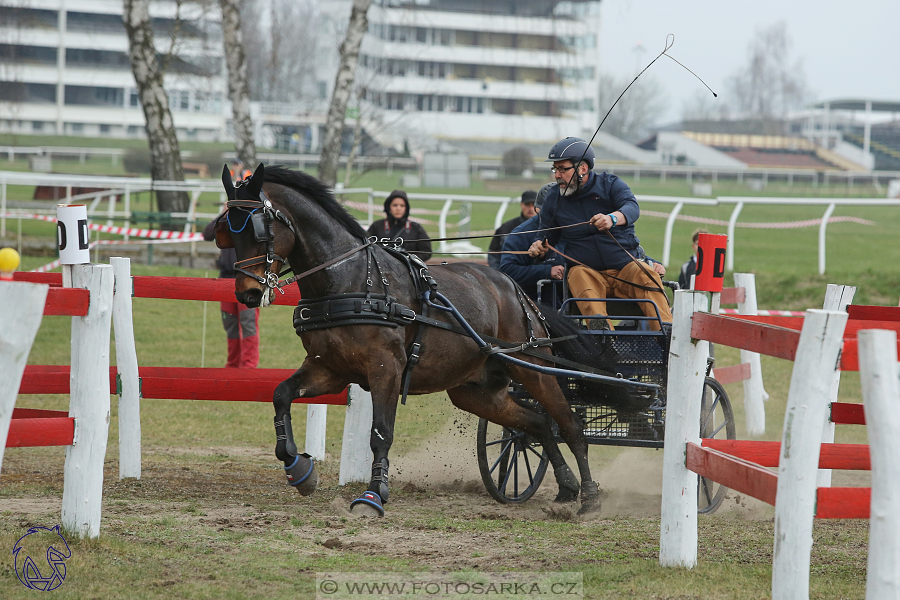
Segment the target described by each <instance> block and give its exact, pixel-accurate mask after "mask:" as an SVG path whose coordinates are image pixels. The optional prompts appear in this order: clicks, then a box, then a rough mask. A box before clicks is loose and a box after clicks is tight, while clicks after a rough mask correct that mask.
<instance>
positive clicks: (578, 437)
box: [510, 366, 600, 514]
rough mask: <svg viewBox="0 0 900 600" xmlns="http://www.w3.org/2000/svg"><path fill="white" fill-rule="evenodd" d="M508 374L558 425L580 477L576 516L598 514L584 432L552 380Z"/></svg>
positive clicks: (517, 371) (530, 374)
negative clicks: (578, 507)
mask: <svg viewBox="0 0 900 600" xmlns="http://www.w3.org/2000/svg"><path fill="white" fill-rule="evenodd" d="M510 372H511V373H512V374H513V377H514V378H515V379H516V381H518V382H520V383H521V384H522V385H524V386H525V389H526V390H528V393H529V394H531V396H532V397H533V398H534V399H536V400H537V401H538V402H540V404H541V406H543V407H544V409H545V410H546V411H547V414H549V415H550V417H551V418H552V419H553V420H554V421H556V423H557V425H559V434H560V436H562V438H563V439H564V440H565V441H566V444H567V445H568V446H569V450H571V451H572V454H573V455H574V456H575V462H576V463H577V464H578V472H579V474H580V475H581V508H580V509H579V511H578V514H585V513H589V512H596V511H599V510H600V489H599V487H598V486H597V484H596V483H595V482H594V480H593V479H592V478H591V468H590V466H589V465H588V452H587V449H588V447H587V441H586V440H585V438H584V429H583V426H582V423H581V422H580V420H579V419H578V417H577V416H576V415H575V413H574V412H572V409H571V408H570V407H569V403H568V401H566V397H565V396H564V395H563V393H562V390H561V389H559V383H558V382H557V381H556V378H555V377H552V376H550V375H542V374H540V373H538V372H536V371H531V370H529V369H525V368H522V367H514V366H510Z"/></svg>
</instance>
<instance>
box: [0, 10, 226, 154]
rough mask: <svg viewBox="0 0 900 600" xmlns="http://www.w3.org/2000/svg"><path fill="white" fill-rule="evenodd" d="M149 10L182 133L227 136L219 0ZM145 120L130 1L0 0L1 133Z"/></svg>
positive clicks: (102, 129)
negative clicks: (125, 8)
mask: <svg viewBox="0 0 900 600" xmlns="http://www.w3.org/2000/svg"><path fill="white" fill-rule="evenodd" d="M150 11H151V17H152V19H153V27H154V33H155V36H154V37H155V43H156V46H157V50H158V52H159V59H160V60H161V61H163V62H164V63H166V69H165V77H164V86H165V89H166V91H167V92H168V96H169V105H170V108H171V111H172V117H173V119H174V122H175V126H176V128H177V130H178V135H179V138H180V139H182V140H201V141H217V140H222V139H225V138H226V126H227V112H226V110H225V105H226V99H227V87H226V81H225V78H224V77H223V74H224V70H225V68H224V60H223V56H222V43H221V31H220V29H221V28H220V23H219V11H218V8H217V5H216V9H215V10H210V11H209V12H208V13H207V12H206V11H205V8H204V7H203V5H201V4H195V3H181V4H180V7H179V4H178V3H176V2H152V3H151V5H150ZM173 30H174V31H176V32H177V35H176V36H173ZM173 38H175V39H177V41H176V43H175V46H174V48H173V47H171V40H172V39H173ZM143 128H144V115H143V112H142V110H141V107H140V103H139V101H138V96H137V90H136V89H135V83H134V77H133V76H132V73H131V65H130V63H129V60H128V38H127V36H126V33H125V27H124V24H123V22H122V2H121V0H0V132H11V133H22V134H48V135H56V134H59V135H85V136H100V137H120V138H121V137H143V135H144V132H143Z"/></svg>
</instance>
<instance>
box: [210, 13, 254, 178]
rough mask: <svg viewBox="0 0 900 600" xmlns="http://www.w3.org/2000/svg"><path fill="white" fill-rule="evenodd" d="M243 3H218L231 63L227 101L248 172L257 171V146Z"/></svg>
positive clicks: (235, 139) (226, 49) (229, 66)
mask: <svg viewBox="0 0 900 600" xmlns="http://www.w3.org/2000/svg"><path fill="white" fill-rule="evenodd" d="M240 4H241V3H240V0H219V5H220V6H221V7H222V37H223V41H224V43H225V62H226V63H227V64H228V98H229V100H231V115H232V121H233V122H234V147H235V150H237V155H238V158H239V159H241V162H243V163H244V164H245V165H247V168H248V169H255V168H256V164H257V163H256V144H255V143H254V142H253V120H252V119H251V118H250V85H249V83H248V82H247V63H246V61H245V60H244V39H243V38H244V36H243V33H242V32H241V6H240Z"/></svg>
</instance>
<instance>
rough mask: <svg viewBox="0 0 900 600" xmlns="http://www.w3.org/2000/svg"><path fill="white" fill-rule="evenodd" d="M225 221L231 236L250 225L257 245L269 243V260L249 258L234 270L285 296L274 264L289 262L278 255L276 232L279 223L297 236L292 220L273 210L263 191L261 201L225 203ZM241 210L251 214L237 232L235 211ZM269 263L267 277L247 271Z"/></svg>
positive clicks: (239, 184) (240, 261) (237, 200)
mask: <svg viewBox="0 0 900 600" xmlns="http://www.w3.org/2000/svg"><path fill="white" fill-rule="evenodd" d="M242 183H243V182H239V183H238V184H237V186H236V190H237V189H239V188H240V187H242V186H241V184H242ZM225 208H226V209H227V210H226V211H225V220H226V223H227V225H228V230H229V231H230V232H231V233H241V232H242V231H244V229H245V228H246V227H247V223H248V222H249V223H250V225H251V227H252V228H253V237H254V238H255V239H256V241H257V242H265V244H266V254H265V256H262V255H260V256H254V257H253V258H247V259H245V260H239V261H238V262H236V263H234V270H235V271H238V272H240V273H243V274H244V275H246V276H247V277H250V278H251V279H253V280H255V281H257V282H259V283H261V284H262V285H265V286H266V287H268V288H270V289H273V290H278V291H279V292H281V293H282V294H283V293H284V290H283V289H281V286H280V285H279V284H278V278H279V276H280V273H279V272H276V271H273V270H272V264H273V263H274V262H275V261H276V260H277V261H279V262H281V264H282V265H284V264H285V263H286V262H287V260H286V259H284V258H282V257H281V256H279V255H277V254H275V230H274V225H275V221H276V220H277V221H281V222H282V223H283V224H284V225H285V226H286V227H287V228H288V229H290V230H291V233H293V234H294V235H295V236H296V235H297V232H296V231H295V230H294V225H293V223H291V221H290V219H288V218H287V217H286V216H284V214H282V212H281V211H280V210H278V209H276V208H274V207H273V206H272V202H271V201H269V199H268V198H267V197H266V195H265V193H264V192H263V191H262V190H260V191H259V199H258V200H254V199H235V200H228V201H227V202H226V203H225ZM233 208H235V209H239V210H242V211H246V212H247V218H246V219H245V220H244V223H243V225H241V226H240V229H236V228H235V226H234V224H232V222H231V209H233ZM263 263H265V265H266V272H265V273H264V275H263V276H260V275H257V274H256V273H253V272H252V271H249V270H248V269H247V267H253V266H255V265H260V264H263Z"/></svg>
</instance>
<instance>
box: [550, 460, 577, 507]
mask: <svg viewBox="0 0 900 600" xmlns="http://www.w3.org/2000/svg"><path fill="white" fill-rule="evenodd" d="M553 474H554V475H555V476H556V483H557V484H559V493H558V494H557V495H556V498H555V499H554V500H553V501H554V502H575V501H576V500H578V491H579V486H578V480H577V479H575V475H574V474H573V473H572V469H570V468H569V466H568V465H566V464H562V465H560V466H559V467H557V468H555V469H554V470H553Z"/></svg>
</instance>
